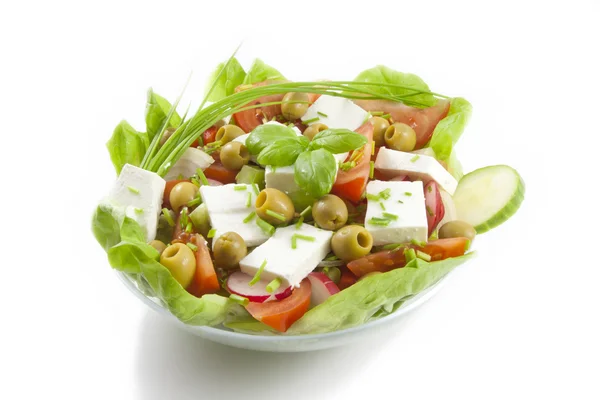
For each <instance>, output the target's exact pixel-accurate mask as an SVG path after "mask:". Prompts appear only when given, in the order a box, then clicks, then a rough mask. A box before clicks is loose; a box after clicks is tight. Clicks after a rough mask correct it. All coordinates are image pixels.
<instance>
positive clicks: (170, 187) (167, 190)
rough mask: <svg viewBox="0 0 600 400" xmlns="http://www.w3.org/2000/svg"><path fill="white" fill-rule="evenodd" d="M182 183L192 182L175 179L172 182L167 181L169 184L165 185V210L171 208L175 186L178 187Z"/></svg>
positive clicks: (163, 204)
mask: <svg viewBox="0 0 600 400" xmlns="http://www.w3.org/2000/svg"><path fill="white" fill-rule="evenodd" d="M181 182H190V180H189V179H173V180H172V181H167V184H166V185H165V191H164V192H163V203H162V206H163V208H165V207H166V208H169V209H170V208H171V199H170V197H171V190H173V188H174V187H175V185H177V184H178V183H181Z"/></svg>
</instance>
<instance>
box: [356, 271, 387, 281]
mask: <svg viewBox="0 0 600 400" xmlns="http://www.w3.org/2000/svg"><path fill="white" fill-rule="evenodd" d="M381 273H382V272H380V271H372V272H369V273H368V274H364V275H363V276H361V277H360V278H358V280H359V281H362V280H363V279H366V278H368V277H370V276H373V275H379V274H381Z"/></svg>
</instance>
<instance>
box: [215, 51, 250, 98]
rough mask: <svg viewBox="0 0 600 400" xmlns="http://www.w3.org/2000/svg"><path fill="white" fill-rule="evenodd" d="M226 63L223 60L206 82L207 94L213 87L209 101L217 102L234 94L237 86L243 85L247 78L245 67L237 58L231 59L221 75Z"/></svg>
mask: <svg viewBox="0 0 600 400" xmlns="http://www.w3.org/2000/svg"><path fill="white" fill-rule="evenodd" d="M225 64H226V63H225V62H222V63H221V64H219V65H217V67H216V68H215V70H214V71H213V73H212V74H211V75H210V77H209V79H208V81H207V83H206V91H205V95H206V94H207V93H208V91H209V90H210V89H211V87H212V91H211V92H210V95H209V96H208V98H207V100H208V101H212V102H216V101H219V100H221V99H223V98H225V97H227V96H229V95H231V94H233V93H234V91H235V88H236V87H238V86H239V85H241V84H242V83H243V82H244V79H245V78H246V71H244V68H242V66H241V65H240V63H239V61H238V60H237V59H236V58H232V59H231V62H230V63H229V65H228V66H227V68H226V69H225V71H223V73H222V74H221V76H219V73H220V72H221V69H222V68H223V67H224V66H225ZM213 85H214V87H213Z"/></svg>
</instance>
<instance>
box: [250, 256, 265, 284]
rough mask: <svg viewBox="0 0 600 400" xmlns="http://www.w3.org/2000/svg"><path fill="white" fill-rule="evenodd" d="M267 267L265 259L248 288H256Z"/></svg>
mask: <svg viewBox="0 0 600 400" xmlns="http://www.w3.org/2000/svg"><path fill="white" fill-rule="evenodd" d="M266 266H267V260H266V259H265V260H264V261H263V262H262V264H260V267H258V270H257V271H256V273H255V274H254V277H253V278H252V280H251V281H250V282H248V286H254V285H255V284H256V282H258V281H260V275H261V274H262V272H263V270H264V269H265V267H266Z"/></svg>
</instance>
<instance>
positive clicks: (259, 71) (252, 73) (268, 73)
mask: <svg viewBox="0 0 600 400" xmlns="http://www.w3.org/2000/svg"><path fill="white" fill-rule="evenodd" d="M284 79H285V78H284V77H283V75H281V72H279V71H277V70H276V69H275V68H273V67H271V66H269V65H267V64H265V63H264V62H263V61H262V60H260V59H258V58H257V59H255V60H254V62H253V63H252V65H251V66H250V69H249V70H248V73H247V74H246V77H245V78H244V82H243V84H244V85H249V84H253V83H259V82H264V81H267V80H268V81H273V80H284Z"/></svg>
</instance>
